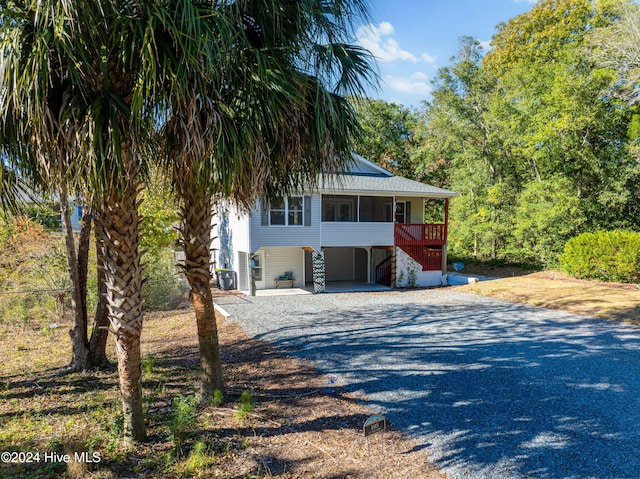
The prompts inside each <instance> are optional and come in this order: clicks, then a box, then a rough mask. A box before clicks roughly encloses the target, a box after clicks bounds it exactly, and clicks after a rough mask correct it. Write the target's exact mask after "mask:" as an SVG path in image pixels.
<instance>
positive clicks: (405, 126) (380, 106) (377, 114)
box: [352, 100, 418, 179]
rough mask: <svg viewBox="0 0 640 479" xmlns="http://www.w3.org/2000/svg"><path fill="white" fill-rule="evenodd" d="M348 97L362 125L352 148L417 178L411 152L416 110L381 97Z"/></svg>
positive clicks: (387, 167)
mask: <svg viewBox="0 0 640 479" xmlns="http://www.w3.org/2000/svg"><path fill="white" fill-rule="evenodd" d="M352 101H353V102H354V105H355V108H356V113H357V115H358V120H359V121H360V125H361V127H362V135H361V136H360V137H359V138H358V139H357V141H356V142H355V145H354V148H353V150H354V151H355V152H356V153H357V154H359V155H361V156H363V157H365V158H366V159H368V160H370V161H373V162H375V163H377V164H378V165H380V166H382V167H383V168H385V169H387V170H389V171H391V172H392V173H394V174H397V175H401V176H404V177H407V178H414V179H418V178H416V168H415V164H414V159H413V153H412V152H413V151H414V150H415V140H414V132H415V129H416V120H417V114H416V113H415V112H412V111H411V110H409V109H408V108H405V107H403V106H401V105H398V104H396V103H387V102H385V101H382V100H352Z"/></svg>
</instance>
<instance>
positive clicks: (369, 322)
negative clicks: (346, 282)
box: [221, 289, 640, 479]
mask: <svg viewBox="0 0 640 479" xmlns="http://www.w3.org/2000/svg"><path fill="white" fill-rule="evenodd" d="M222 303H224V304H221V305H222V306H223V308H224V309H226V310H227V311H228V312H229V313H231V314H232V315H233V319H235V320H237V321H239V322H240V323H241V325H242V326H243V328H244V329H245V330H246V331H247V332H248V333H249V334H250V335H252V336H254V337H256V338H262V339H265V340H268V341H270V342H272V343H274V344H276V345H278V346H280V347H281V348H283V349H284V350H286V351H288V352H290V353H292V354H295V355H297V356H300V357H304V358H310V359H311V360H313V361H314V362H315V364H316V365H317V366H318V368H319V369H320V370H321V371H322V372H323V373H325V374H327V375H330V376H331V377H332V378H334V380H335V383H336V384H337V385H338V387H343V388H345V389H347V390H349V391H355V392H359V393H361V394H364V395H366V397H367V398H368V399H369V405H370V406H371V407H372V409H373V410H375V411H376V412H382V413H384V414H386V416H387V418H388V419H389V421H390V423H392V424H393V425H394V426H395V427H397V428H399V429H401V430H403V431H404V432H406V433H407V434H408V435H411V436H414V437H416V438H419V440H420V442H421V444H422V445H423V447H424V450H425V451H426V452H427V453H428V454H429V455H430V457H431V459H432V460H433V461H434V462H435V463H436V464H438V465H439V466H440V467H442V468H443V469H444V470H445V471H447V472H448V473H449V474H450V475H451V476H452V477H453V478H474V479H476V478H496V479H498V478H499V479H508V478H528V477H531V478H549V479H558V478H576V479H577V478H580V479H582V478H598V479H600V478H629V479H637V478H640V428H639V426H640V329H639V328H637V327H632V326H626V325H622V324H616V323H610V322H605V321H601V320H596V319H589V318H583V317H579V316H574V315H570V314H567V313H562V312H558V311H551V310H547V309H542V308H533V307H528V306H523V305H515V304H511V303H506V302H503V301H498V300H494V299H491V298H484V297H480V296H474V295H467V294H462V293H456V292H454V291H451V290H444V289H437V290H425V291H410V292H396V291H392V292H384V293H344V294H322V295H307V296H287V297H277V296H276V297H257V298H244V299H238V298H234V297H227V298H226V299H225V300H224V301H222ZM328 387H333V386H328Z"/></svg>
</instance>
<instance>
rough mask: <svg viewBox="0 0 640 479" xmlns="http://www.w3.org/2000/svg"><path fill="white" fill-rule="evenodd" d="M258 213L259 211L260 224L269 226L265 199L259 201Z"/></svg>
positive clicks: (267, 206)
mask: <svg viewBox="0 0 640 479" xmlns="http://www.w3.org/2000/svg"><path fill="white" fill-rule="evenodd" d="M260 213H261V215H262V216H261V222H260V224H261V225H262V226H269V205H268V204H267V202H266V201H261V202H260Z"/></svg>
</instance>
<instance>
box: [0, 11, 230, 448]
mask: <svg viewBox="0 0 640 479" xmlns="http://www.w3.org/2000/svg"><path fill="white" fill-rule="evenodd" d="M0 8H2V10H3V18H2V21H1V23H0V41H1V42H2V50H1V51H0V54H1V55H2V58H3V63H2V70H3V71H2V74H1V75H0V77H1V78H2V82H3V83H2V85H0V94H1V95H2V98H3V101H2V112H1V113H2V115H3V117H5V118H18V119H21V120H25V121H21V122H20V126H21V127H22V131H21V132H20V136H16V137H17V138H21V139H25V138H29V140H31V141H30V145H32V147H30V148H33V150H34V151H35V153H36V156H37V158H38V159H39V160H40V161H41V164H42V166H43V167H44V168H45V169H46V168H49V169H50V170H52V171H56V172H61V173H62V172H67V171H77V172H81V174H82V175H83V176H84V178H85V179H86V181H87V183H88V184H89V186H90V190H91V191H92V192H93V194H94V199H95V204H94V212H95V220H96V224H97V227H98V228H99V229H100V231H101V232H102V242H101V253H102V254H101V255H99V256H100V258H101V264H100V269H101V271H102V272H103V273H104V279H105V284H106V301H107V308H108V312H109V322H110V330H111V331H112V332H113V334H114V336H115V339H116V352H117V356H118V373H119V380H120V390H121V398H122V406H123V412H124V419H125V424H124V435H125V441H126V442H128V443H131V442H132V441H135V440H143V439H144V438H145V425H144V417H143V413H142V391H141V384H140V380H141V368H140V334H141V331H142V321H143V314H142V299H141V289H142V267H141V257H142V252H141V251H140V247H139V246H140V222H141V217H140V215H139V213H138V206H139V193H140V189H141V182H140V171H141V168H142V161H141V158H142V155H141V152H142V151H143V149H144V144H145V140H146V137H147V135H148V132H149V131H150V130H151V129H152V128H153V126H154V124H155V122H156V121H157V119H158V117H159V116H161V112H162V108H163V105H164V104H166V102H167V99H168V98H171V99H172V100H174V101H177V102H178V104H180V102H181V101H182V99H183V98H184V97H185V91H184V85H186V84H187V82H186V81H185V80H184V78H185V77H186V76H187V74H188V77H189V80H190V81H191V80H192V79H193V78H198V77H202V78H204V77H206V74H207V73H208V72H210V71H211V70H212V68H213V66H215V65H216V64H215V63H214V60H215V61H219V58H221V55H220V54H218V53H217V50H218V49H220V50H223V51H224V50H229V49H230V44H229V43H228V42H231V41H232V40H233V38H232V37H231V36H230V35H228V34H226V32H225V30H226V29H227V28H228V26H227V21H226V19H225V18H224V17H216V18H215V19H211V18H208V16H207V14H208V13H210V4H205V3H204V2H203V4H202V5H197V4H195V3H192V2H189V1H183V2H149V1H143V0H138V1H136V0H133V1H131V0H129V1H119V0H105V1H101V2H94V1H91V0H67V1H55V0H42V1H40V2H27V3H26V4H23V3H22V2H0ZM227 39H228V42H227ZM214 53H215V55H214ZM218 65H219V63H218ZM52 102H60V103H64V104H65V108H64V115H63V116H62V118H56V119H54V120H55V122H56V124H62V123H63V122H67V121H68V122H71V124H72V125H73V130H72V133H73V134H72V135H71V136H70V137H69V136H67V137H64V135H66V134H67V133H69V130H67V129H63V128H55V129H54V128H48V129H45V128H39V127H38V128H34V127H33V125H36V124H37V122H38V121H41V120H44V119H47V114H48V112H49V111H50V110H53V111H57V110H55V109H50V108H49V105H50V104H51V103H52ZM60 142H62V143H60ZM59 144H62V145H63V146H64V150H61V149H59V148H57V147H56V148H53V147H52V145H59ZM69 145H73V148H70V147H69ZM70 166H74V167H73V168H69V167H70Z"/></svg>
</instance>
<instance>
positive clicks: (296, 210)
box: [269, 196, 304, 226]
mask: <svg viewBox="0 0 640 479" xmlns="http://www.w3.org/2000/svg"><path fill="white" fill-rule="evenodd" d="M269 224H270V225H272V226H274V225H275V226H277V225H280V226H303V225H304V201H303V199H302V196H290V197H288V198H279V199H277V200H275V201H274V202H272V203H271V207H270V208H269Z"/></svg>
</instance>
